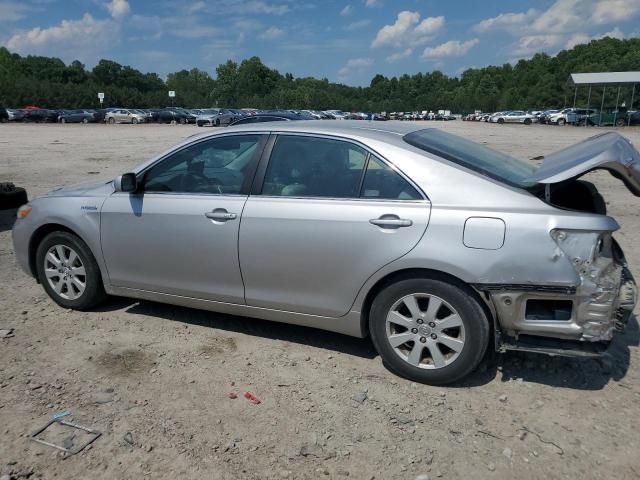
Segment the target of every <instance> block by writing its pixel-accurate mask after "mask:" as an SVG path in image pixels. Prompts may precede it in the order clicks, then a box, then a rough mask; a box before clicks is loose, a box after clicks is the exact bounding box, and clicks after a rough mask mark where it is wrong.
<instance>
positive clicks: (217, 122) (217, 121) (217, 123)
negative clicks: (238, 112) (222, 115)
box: [216, 118, 220, 127]
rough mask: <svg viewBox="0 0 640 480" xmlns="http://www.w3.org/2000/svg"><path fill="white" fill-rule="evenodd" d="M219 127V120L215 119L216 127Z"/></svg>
mask: <svg viewBox="0 0 640 480" xmlns="http://www.w3.org/2000/svg"><path fill="white" fill-rule="evenodd" d="M219 126H220V119H219V118H216V127H219Z"/></svg>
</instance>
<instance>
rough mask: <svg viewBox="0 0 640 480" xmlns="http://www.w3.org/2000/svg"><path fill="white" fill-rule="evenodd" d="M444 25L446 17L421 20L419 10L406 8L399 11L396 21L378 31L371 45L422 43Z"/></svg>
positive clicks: (376, 46) (373, 46) (410, 44)
mask: <svg viewBox="0 0 640 480" xmlns="http://www.w3.org/2000/svg"><path fill="white" fill-rule="evenodd" d="M443 26H444V17H427V18H425V19H424V20H422V21H420V14H419V13H418V12H410V11H408V10H405V11H402V12H400V13H398V16H397V18H396V21H395V23H393V24H392V25H385V26H384V27H382V28H381V29H380V30H379V31H378V33H377V34H376V38H375V39H374V40H373V42H371V47H372V48H378V47H384V46H396V47H399V46H406V45H409V46H415V45H420V44H423V43H425V42H427V41H429V40H430V39H431V38H432V37H433V36H434V35H435V34H437V33H438V32H439V31H440V30H441V29H442V27H443Z"/></svg>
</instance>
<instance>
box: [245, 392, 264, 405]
mask: <svg viewBox="0 0 640 480" xmlns="http://www.w3.org/2000/svg"><path fill="white" fill-rule="evenodd" d="M244 398H246V399H247V400H249V401H250V402H251V403H253V404H254V405H259V404H260V400H258V399H257V398H256V397H255V396H254V395H253V393H250V392H244Z"/></svg>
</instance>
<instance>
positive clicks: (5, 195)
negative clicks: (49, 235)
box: [0, 184, 29, 210]
mask: <svg viewBox="0 0 640 480" xmlns="http://www.w3.org/2000/svg"><path fill="white" fill-rule="evenodd" d="M5 186H6V185H5ZM9 187H10V188H9ZM9 187H6V188H0V210H8V209H10V208H18V207H20V206H22V205H24V204H25V203H27V202H28V201H29V199H28V198H27V191H26V190H25V189H24V188H21V187H13V185H12V184H10V185H9Z"/></svg>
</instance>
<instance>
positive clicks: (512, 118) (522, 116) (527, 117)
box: [496, 110, 537, 125]
mask: <svg viewBox="0 0 640 480" xmlns="http://www.w3.org/2000/svg"><path fill="white" fill-rule="evenodd" d="M534 121H537V119H536V117H535V116H534V115H532V114H530V113H527V112H525V111H523V110H512V111H511V112H508V113H505V114H504V115H498V116H497V117H496V123H500V124H503V123H523V124H525V125H531V124H532V123H533V122H534Z"/></svg>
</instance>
